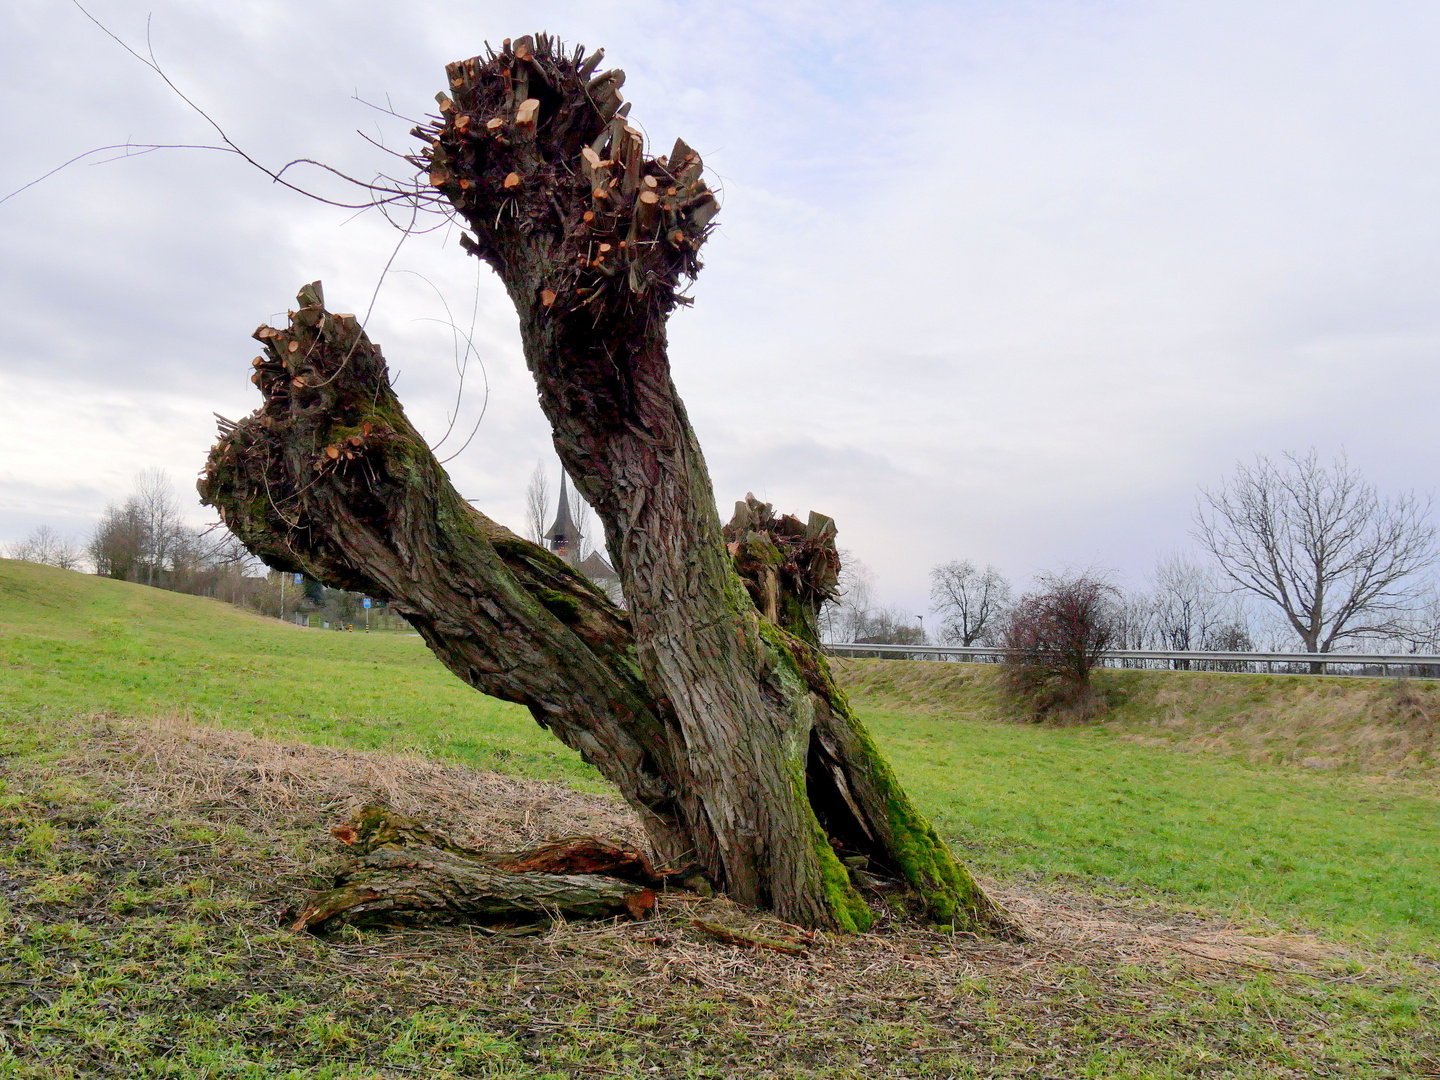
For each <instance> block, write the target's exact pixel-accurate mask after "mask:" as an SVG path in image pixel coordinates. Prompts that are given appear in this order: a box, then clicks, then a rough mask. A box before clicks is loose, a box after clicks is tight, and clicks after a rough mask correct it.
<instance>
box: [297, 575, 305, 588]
mask: <svg viewBox="0 0 1440 1080" xmlns="http://www.w3.org/2000/svg"><path fill="white" fill-rule="evenodd" d="M304 580H305V575H304V574H296V575H295V584H296V585H299V584H300V582H302V581H304Z"/></svg>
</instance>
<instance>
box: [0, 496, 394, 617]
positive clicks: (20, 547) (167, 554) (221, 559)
mask: <svg viewBox="0 0 1440 1080" xmlns="http://www.w3.org/2000/svg"><path fill="white" fill-rule="evenodd" d="M7 554H8V555H9V556H10V557H11V558H12V559H20V560H22V561H25V562H33V563H41V564H43V565H46V566H54V567H58V568H59V569H62V570H85V569H88V570H90V571H91V572H93V573H95V574H97V575H99V576H101V577H109V578H115V579H117V580H119V581H130V582H134V583H136V584H139V585H149V586H152V587H154V588H159V589H169V590H171V591H173V592H182V593H189V594H191V595H195V596H209V597H212V598H214V599H217V600H223V601H225V602H227V603H230V604H235V605H237V606H240V607H244V608H248V609H250V610H252V611H255V612H257V613H259V614H262V615H269V616H272V617H274V618H284V619H290V618H293V617H294V616H295V615H297V614H299V615H302V616H312V615H313V616H314V617H315V620H316V621H319V622H322V623H326V622H328V623H333V624H336V625H351V624H357V623H360V622H363V619H364V607H363V598H362V597H361V596H359V595H358V594H356V593H349V592H345V591H343V590H340V589H326V588H324V587H323V586H322V585H321V584H320V583H319V582H318V581H311V580H309V579H304V580H302V581H301V582H300V583H296V582H295V581H294V580H293V578H292V576H291V575H288V574H286V575H281V574H280V573H278V572H275V571H272V570H269V569H268V568H266V567H265V565H264V564H263V563H261V562H260V561H259V560H258V559H256V558H255V557H254V556H252V555H251V554H250V553H249V552H248V551H246V550H245V548H244V546H243V545H241V543H240V542H239V541H238V540H236V539H235V537H233V536H232V535H230V533H229V532H228V531H226V530H225V529H224V528H223V527H221V526H218V525H217V526H214V527H211V528H209V529H198V528H196V527H194V526H193V525H190V524H188V523H187V522H186V521H185V517H184V507H183V505H182V503H181V501H180V499H179V497H178V496H177V495H176V494H175V490H174V487H173V485H172V484H171V482H170V478H169V476H168V475H167V474H166V473H165V472H164V470H161V469H146V470H144V471H143V472H141V473H139V474H138V476H137V477H136V482H135V487H134V490H132V491H131V492H130V494H128V495H127V496H126V497H125V498H124V499H122V500H120V501H119V502H112V503H110V504H109V505H108V506H106V508H105V511H104V513H102V514H101V515H100V520H99V521H98V522H97V523H96V525H95V528H94V530H93V532H92V533H91V534H90V537H89V539H88V540H87V541H86V542H85V543H83V544H81V543H77V542H76V541H75V540H73V539H72V538H70V537H66V536H63V535H61V534H60V533H58V532H56V530H54V529H53V528H51V527H50V526H49V525H41V526H39V527H38V528H36V529H35V531H34V532H32V533H31V534H30V535H29V536H28V537H26V538H25V539H24V540H21V541H18V542H16V543H13V544H11V545H10V547H9V549H8V551H7ZM372 620H373V621H375V622H377V623H378V624H379V625H383V626H385V627H386V628H392V625H391V624H393V623H395V622H396V620H397V617H396V616H392V615H389V613H388V612H387V611H386V610H385V608H384V605H377V606H376V607H375V609H374V610H372Z"/></svg>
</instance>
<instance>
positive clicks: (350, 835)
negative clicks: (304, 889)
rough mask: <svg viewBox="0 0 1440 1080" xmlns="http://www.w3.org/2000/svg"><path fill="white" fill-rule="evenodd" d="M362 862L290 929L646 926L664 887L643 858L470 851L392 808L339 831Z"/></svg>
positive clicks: (602, 849)
mask: <svg viewBox="0 0 1440 1080" xmlns="http://www.w3.org/2000/svg"><path fill="white" fill-rule="evenodd" d="M334 833H335V836H336V837H337V838H338V839H339V840H341V841H342V842H343V843H345V844H346V845H348V846H349V847H350V848H351V849H352V850H353V852H354V856H355V857H354V858H352V859H351V861H350V862H349V863H348V864H347V865H346V866H345V867H344V869H343V870H342V871H341V872H340V874H339V875H338V876H337V878H336V882H335V885H334V887H333V888H330V889H327V890H324V891H323V892H318V893H316V894H314V895H313V896H312V897H311V898H310V900H309V901H308V902H307V903H306V904H305V906H304V907H303V908H302V909H301V910H299V911H298V912H294V913H293V914H292V920H293V921H292V923H291V929H293V930H310V931H312V932H315V933H322V932H325V931H327V930H333V929H335V928H337V927H338V926H341V925H345V924H349V925H355V926H368V925H375V924H393V923H409V924H417V923H450V922H482V923H487V922H488V923H496V922H510V923H514V922H535V921H539V920H545V919H550V918H553V917H555V916H557V915H560V916H566V917H570V918H582V919H583V918H589V919H599V918H607V917H610V916H615V915H622V916H623V915H629V916H630V917H632V918H637V919H638V918H643V917H644V916H646V915H647V914H649V913H650V912H651V911H652V910H653V909H654V907H655V888H656V887H657V886H660V885H663V884H664V880H663V878H662V877H661V876H660V875H658V874H656V872H655V871H654V870H653V869H652V868H651V867H650V864H649V862H648V860H646V858H645V856H644V855H643V854H642V853H641V852H638V851H635V850H633V849H630V848H626V847H622V846H620V845H617V844H613V843H610V842H608V841H604V840H596V839H593V838H591V837H570V838H567V839H566V840H562V841H559V842H556V843H552V844H546V845H544V846H543V847H539V848H535V849H532V850H530V851H519V852H489V851H479V850H475V849H471V848H465V847H461V846H460V845H458V844H455V843H453V842H452V841H450V840H447V839H446V838H444V837H443V836H440V835H438V834H436V833H434V832H432V831H430V830H429V829H427V828H425V827H424V826H422V825H420V824H419V823H418V822H415V821H413V820H411V819H409V818H406V817H404V816H403V815H401V814H397V813H395V812H394V811H392V810H389V809H388V808H386V807H384V806H379V805H372V806H367V807H366V808H365V809H364V810H362V811H361V812H360V814H359V815H357V817H356V819H355V820H354V821H353V822H351V823H349V824H347V825H342V826H340V827H339V828H337V829H335V830H334Z"/></svg>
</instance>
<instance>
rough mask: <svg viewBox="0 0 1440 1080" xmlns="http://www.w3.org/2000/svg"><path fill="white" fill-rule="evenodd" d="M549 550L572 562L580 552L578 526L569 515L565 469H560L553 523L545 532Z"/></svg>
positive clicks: (568, 496)
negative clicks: (558, 494)
mask: <svg viewBox="0 0 1440 1080" xmlns="http://www.w3.org/2000/svg"><path fill="white" fill-rule="evenodd" d="M545 540H546V542H547V543H548V544H549V545H550V550H551V551H553V552H555V554H556V555H559V556H560V557H561V558H562V559H564V560H565V561H566V562H569V563H573V562H574V561H575V559H576V557H577V556H578V555H579V554H580V527H579V526H578V525H576V524H575V519H574V518H572V517H571V516H570V495H569V493H568V492H567V491H566V489H565V470H564V469H561V470H560V505H559V507H557V508H556V510H555V524H554V525H551V526H550V530H549V531H548V532H547V533H546V534H545Z"/></svg>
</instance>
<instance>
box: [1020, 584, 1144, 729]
mask: <svg viewBox="0 0 1440 1080" xmlns="http://www.w3.org/2000/svg"><path fill="white" fill-rule="evenodd" d="M1118 596H1119V591H1118V590H1117V589H1116V588H1115V586H1114V585H1112V584H1110V583H1109V582H1108V581H1106V580H1104V579H1103V578H1101V577H1098V576H1096V575H1094V574H1078V575H1058V574H1049V575H1045V576H1044V577H1042V578H1041V579H1040V589H1039V590H1038V591H1037V592H1033V593H1029V594H1027V595H1025V596H1022V597H1021V598H1020V599H1019V601H1018V602H1017V603H1016V604H1015V606H1014V607H1013V608H1012V609H1011V610H1010V616H1009V620H1008V622H1007V623H1006V626H1005V647H1006V648H1007V649H1009V650H1010V652H1008V653H1007V655H1006V658H1005V664H1004V666H1003V668H1002V674H1001V678H1002V681H1003V683H1004V686H1005V688H1006V690H1007V691H1009V693H1010V695H1011V697H1012V698H1013V699H1014V700H1015V701H1016V703H1017V704H1019V705H1021V706H1023V707H1024V708H1026V709H1027V710H1029V712H1030V713H1031V714H1032V715H1033V716H1034V718H1035V719H1037V720H1040V719H1044V718H1046V717H1053V716H1055V715H1057V714H1061V713H1068V714H1071V715H1074V716H1077V717H1078V718H1085V717H1088V716H1090V715H1092V714H1093V712H1094V710H1095V705H1096V701H1095V694H1094V691H1093V690H1092V688H1091V686H1090V672H1091V670H1092V669H1093V668H1094V667H1095V665H1096V663H1097V662H1098V661H1099V659H1100V654H1101V653H1102V652H1104V651H1105V650H1106V649H1108V648H1110V647H1111V644H1112V642H1113V640H1114V636H1115V618H1114V612H1115V601H1116V599H1117V598H1118Z"/></svg>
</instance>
